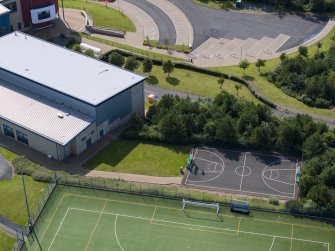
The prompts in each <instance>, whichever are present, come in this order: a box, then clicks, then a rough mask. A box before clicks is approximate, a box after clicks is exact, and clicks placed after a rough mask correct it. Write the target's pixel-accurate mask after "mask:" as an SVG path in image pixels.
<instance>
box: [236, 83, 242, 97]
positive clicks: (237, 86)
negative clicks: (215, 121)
mask: <svg viewBox="0 0 335 251" xmlns="http://www.w3.org/2000/svg"><path fill="white" fill-rule="evenodd" d="M235 89H236V95H237V96H238V91H239V90H241V89H242V85H241V84H235Z"/></svg>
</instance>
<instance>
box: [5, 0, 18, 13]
mask: <svg viewBox="0 0 335 251" xmlns="http://www.w3.org/2000/svg"><path fill="white" fill-rule="evenodd" d="M5 7H6V8H7V9H9V10H11V12H16V11H17V6H16V2H12V3H9V4H6V5H5Z"/></svg>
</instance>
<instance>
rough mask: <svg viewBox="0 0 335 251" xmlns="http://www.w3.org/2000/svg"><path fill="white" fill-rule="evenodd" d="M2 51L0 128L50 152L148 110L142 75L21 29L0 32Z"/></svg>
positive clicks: (63, 153)
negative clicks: (145, 107)
mask: <svg viewBox="0 0 335 251" xmlns="http://www.w3.org/2000/svg"><path fill="white" fill-rule="evenodd" d="M0 55H1V56H0V97H1V98H0V133H1V134H4V135H6V136H8V137H10V138H12V139H13V140H17V141H19V142H21V143H22V144H26V145H28V146H29V147H31V148H34V149H36V150H38V151H40V152H42V153H44V154H46V155H48V156H49V157H50V158H51V157H52V158H54V159H57V160H63V159H65V158H66V157H68V156H69V155H71V154H75V155H78V154H80V153H81V152H83V151H84V150H85V149H87V148H88V147H89V146H90V145H91V144H93V143H94V142H96V141H97V140H99V139H100V138H102V137H103V136H104V135H105V134H106V133H107V132H109V131H110V130H112V129H113V128H115V127H117V126H120V125H121V124H124V123H126V122H127V121H128V120H129V119H130V118H131V116H132V115H133V114H140V115H143V113H144V95H143V94H144V85H143V82H144V80H145V77H143V76H140V75H137V74H135V73H133V72H129V71H126V70H123V69H121V68H118V67H115V66H112V65H110V64H107V63H105V62H102V61H99V60H96V59H93V58H90V57H88V56H85V55H82V54H79V53H77V52H73V51H71V50H68V49H64V48H62V47H59V46H56V45H53V44H51V43H48V42H45V41H42V40H40V39H37V38H34V37H32V36H29V35H26V34H24V33H20V32H14V33H10V34H8V35H5V36H3V37H0Z"/></svg>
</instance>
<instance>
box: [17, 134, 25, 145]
mask: <svg viewBox="0 0 335 251" xmlns="http://www.w3.org/2000/svg"><path fill="white" fill-rule="evenodd" d="M16 138H17V140H18V141H20V142H22V143H24V144H26V145H28V135H27V134H24V133H23V132H20V131H16Z"/></svg>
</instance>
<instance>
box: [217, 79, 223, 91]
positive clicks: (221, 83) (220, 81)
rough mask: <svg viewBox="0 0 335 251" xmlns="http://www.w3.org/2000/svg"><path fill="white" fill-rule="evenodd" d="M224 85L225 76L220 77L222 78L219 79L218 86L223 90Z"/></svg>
mask: <svg viewBox="0 0 335 251" xmlns="http://www.w3.org/2000/svg"><path fill="white" fill-rule="evenodd" d="M223 83H224V77H223V76H220V77H219V78H218V84H219V85H220V89H222V85H223Z"/></svg>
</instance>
